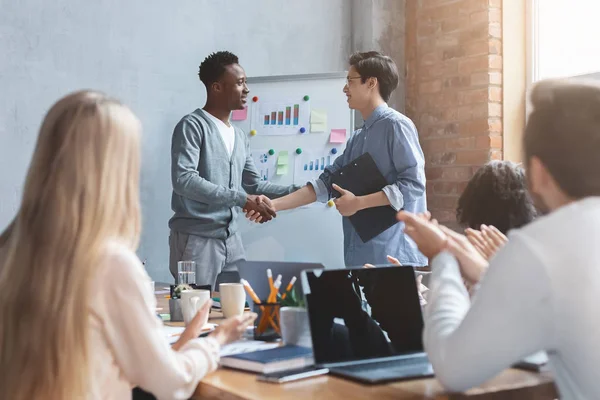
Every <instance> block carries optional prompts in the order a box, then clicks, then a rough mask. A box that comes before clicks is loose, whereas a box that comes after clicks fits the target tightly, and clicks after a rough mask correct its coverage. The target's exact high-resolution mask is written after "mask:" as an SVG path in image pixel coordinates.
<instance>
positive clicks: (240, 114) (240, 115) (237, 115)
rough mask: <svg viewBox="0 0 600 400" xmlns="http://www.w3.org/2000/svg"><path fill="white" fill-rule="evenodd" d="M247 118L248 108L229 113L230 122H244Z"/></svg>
mask: <svg viewBox="0 0 600 400" xmlns="http://www.w3.org/2000/svg"><path fill="white" fill-rule="evenodd" d="M246 118H248V107H244V109H243V110H233V112H232V113H231V120H232V121H244V120H245V119H246Z"/></svg>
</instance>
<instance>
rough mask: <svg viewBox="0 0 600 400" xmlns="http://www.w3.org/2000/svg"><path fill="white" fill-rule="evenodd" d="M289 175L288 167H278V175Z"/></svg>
mask: <svg viewBox="0 0 600 400" xmlns="http://www.w3.org/2000/svg"><path fill="white" fill-rule="evenodd" d="M287 173H288V166H287V164H286V165H278V166H277V175H286V174H287Z"/></svg>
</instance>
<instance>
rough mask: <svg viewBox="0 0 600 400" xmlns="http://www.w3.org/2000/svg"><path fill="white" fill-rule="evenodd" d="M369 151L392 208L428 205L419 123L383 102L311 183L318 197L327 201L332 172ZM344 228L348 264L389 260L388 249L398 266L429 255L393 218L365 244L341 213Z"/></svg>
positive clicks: (423, 208)
mask: <svg viewBox="0 0 600 400" xmlns="http://www.w3.org/2000/svg"><path fill="white" fill-rule="evenodd" d="M367 152H368V153H370V154H371V156H372V157H373V159H374V160H375V163H376V164H377V167H378V168H379V170H380V171H381V173H382V175H383V176H384V177H385V179H386V180H387V182H388V185H387V186H386V187H384V188H383V192H384V193H385V194H386V196H387V198H388V200H389V201H390V204H391V205H392V207H394V208H395V209H396V210H400V209H402V208H403V209H404V210H406V211H410V212H412V213H419V212H424V211H426V210H427V200H426V196H425V159H424V157H423V150H422V149H421V145H420V144H419V136H418V134H417V128H416V127H415V125H414V124H413V122H412V121H411V120H410V119H409V118H408V117H406V116H404V115H402V114H400V113H399V112H398V111H396V110H394V109H392V108H389V107H388V106H387V104H383V105H381V106H379V107H377V108H376V109H375V111H373V113H372V114H371V116H370V117H369V118H368V119H367V120H366V121H365V124H364V126H363V127H362V128H360V129H358V130H356V131H355V132H354V134H353V135H352V136H351V137H350V139H349V140H348V143H347V145H346V149H345V150H344V152H343V153H342V154H341V155H340V156H339V157H338V158H337V159H336V160H335V162H334V163H333V165H331V166H330V167H328V168H326V170H325V172H324V173H323V174H321V176H320V177H319V179H316V180H314V181H311V182H309V183H310V184H311V185H312V186H313V187H314V189H315V192H316V195H317V200H318V201H321V202H327V201H328V200H329V199H330V198H331V195H332V188H331V185H332V183H331V176H332V173H334V172H335V171H337V170H339V169H340V168H341V167H343V166H344V165H346V164H348V163H349V162H350V161H352V160H354V159H355V158H357V157H359V156H361V155H362V154H364V153H367ZM343 229H344V261H345V263H346V265H347V266H361V265H363V264H365V263H372V264H387V263H388V261H387V259H386V256H387V255H388V254H389V255H391V256H394V257H396V258H397V259H398V260H400V263H402V265H413V266H425V265H427V258H426V257H425V256H423V255H422V254H421V253H420V252H419V250H418V249H417V246H416V245H415V243H414V242H413V241H412V240H411V239H410V238H409V237H408V236H406V235H405V234H404V231H403V229H404V224H403V223H397V224H396V225H394V226H392V227H391V228H389V229H387V230H386V231H384V232H382V233H381V234H379V235H378V236H376V237H375V238H373V239H371V240H370V241H368V242H367V243H363V241H362V240H361V238H360V237H359V236H358V234H357V233H356V231H355V230H354V227H353V226H352V224H351V223H350V220H349V219H348V218H343Z"/></svg>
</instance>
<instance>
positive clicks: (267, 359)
mask: <svg viewBox="0 0 600 400" xmlns="http://www.w3.org/2000/svg"><path fill="white" fill-rule="evenodd" d="M220 363H221V366H223V367H227V368H234V369H240V370H244V371H251V372H259V373H262V374H269V373H272V372H278V371H285V370H287V369H295V368H302V367H306V366H308V365H312V364H314V360H313V357H312V350H311V349H309V348H307V347H300V346H293V345H286V346H280V347H277V348H275V349H270V350H260V351H253V352H251V353H242V354H234V355H230V356H226V357H221V362H220Z"/></svg>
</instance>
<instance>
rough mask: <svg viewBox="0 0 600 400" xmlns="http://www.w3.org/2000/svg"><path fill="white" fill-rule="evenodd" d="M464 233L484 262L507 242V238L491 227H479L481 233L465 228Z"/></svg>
mask: <svg viewBox="0 0 600 400" xmlns="http://www.w3.org/2000/svg"><path fill="white" fill-rule="evenodd" d="M465 233H466V235H467V239H469V242H471V244H472V245H473V246H475V248H476V249H477V250H478V251H479V252H480V253H481V255H482V256H483V257H484V258H485V259H486V260H490V259H491V258H492V256H493V255H494V254H496V253H497V252H498V250H500V249H501V248H502V247H503V246H504V245H505V244H506V243H507V242H508V238H507V237H506V236H505V235H504V234H503V233H502V232H500V231H499V230H498V229H497V228H496V227H494V226H491V225H490V226H487V225H481V231H478V230H475V229H471V228H467V229H466V230H465Z"/></svg>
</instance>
